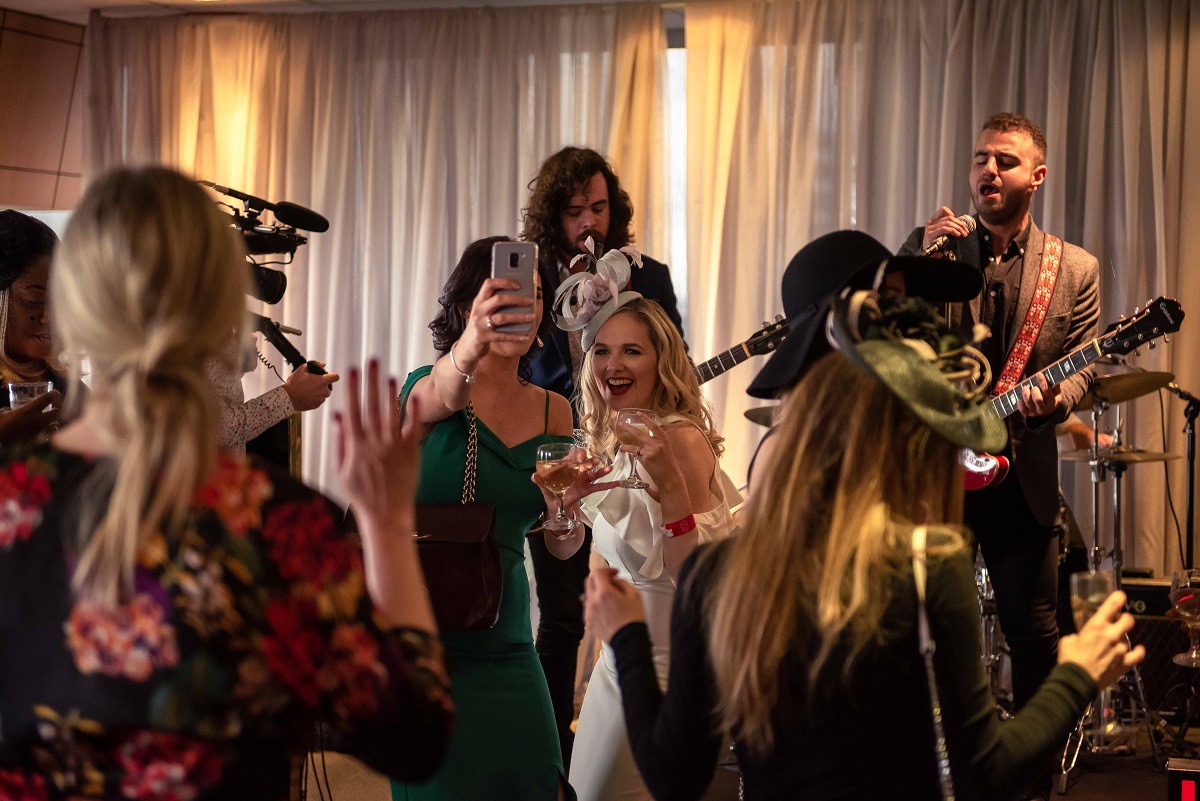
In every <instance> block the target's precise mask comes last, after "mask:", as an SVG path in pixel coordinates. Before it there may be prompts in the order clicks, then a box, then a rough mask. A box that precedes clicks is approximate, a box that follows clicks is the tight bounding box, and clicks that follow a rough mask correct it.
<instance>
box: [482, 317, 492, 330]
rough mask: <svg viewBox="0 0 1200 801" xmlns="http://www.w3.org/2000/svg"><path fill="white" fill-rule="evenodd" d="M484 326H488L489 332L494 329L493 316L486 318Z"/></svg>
mask: <svg viewBox="0 0 1200 801" xmlns="http://www.w3.org/2000/svg"><path fill="white" fill-rule="evenodd" d="M483 324H484V325H486V326H487V327H488V330H489V331H490V330H491V329H492V328H493V326H492V316H491V315H490V314H489V315H488V316H487V318H486V319H485V320H484V321H483Z"/></svg>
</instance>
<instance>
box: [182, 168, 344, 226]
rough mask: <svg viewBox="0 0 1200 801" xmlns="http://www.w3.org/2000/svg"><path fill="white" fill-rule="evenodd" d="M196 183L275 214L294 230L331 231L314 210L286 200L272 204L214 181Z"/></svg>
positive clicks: (254, 207) (325, 221)
mask: <svg viewBox="0 0 1200 801" xmlns="http://www.w3.org/2000/svg"><path fill="white" fill-rule="evenodd" d="M196 183H198V184H200V185H201V186H207V187H210V188H212V189H213V190H215V191H217V192H219V193H220V194H222V195H228V196H229V197H232V198H237V199H238V200H240V201H242V202H243V203H245V204H246V205H247V206H248V207H250V208H251V209H253V210H255V211H270V212H273V213H274V214H275V219H277V220H279V222H281V223H283V224H284V225H290V226H292V227H293V228H299V229H301V230H303V231H314V232H316V233H318V234H323V233H325V232H326V231H328V230H329V220H327V219H325V218H324V217H322V216H321V215H320V214H317V213H316V212H315V211H313V210H312V209H306V208H304V207H303V206H297V205H296V204H295V203H288V202H287V201H286V200H281V201H279V202H278V203H272V202H270V201H269V200H263V199H262V198H260V197H255V196H254V195H248V194H246V193H245V192H239V191H238V190H236V189H231V188H229V187H228V186H221V185H220V184H214V183H213V182H212V181H197V182H196Z"/></svg>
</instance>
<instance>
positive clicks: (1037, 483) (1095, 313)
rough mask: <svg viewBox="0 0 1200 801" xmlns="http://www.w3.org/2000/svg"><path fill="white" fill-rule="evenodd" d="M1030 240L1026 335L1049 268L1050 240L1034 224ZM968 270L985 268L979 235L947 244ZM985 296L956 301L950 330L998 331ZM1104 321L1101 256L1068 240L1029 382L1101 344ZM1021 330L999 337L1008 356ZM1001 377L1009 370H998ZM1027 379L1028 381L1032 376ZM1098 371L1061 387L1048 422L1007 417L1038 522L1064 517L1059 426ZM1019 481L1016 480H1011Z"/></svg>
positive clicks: (1021, 312)
mask: <svg viewBox="0 0 1200 801" xmlns="http://www.w3.org/2000/svg"><path fill="white" fill-rule="evenodd" d="M1029 225H1030V229H1029V241H1028V243H1027V244H1026V247H1025V257H1024V259H1023V261H1022V266H1021V295H1020V298H1019V299H1018V301H1017V310H1016V316H1015V318H1014V328H1015V329H1017V330H1019V329H1020V327H1021V323H1023V322H1024V320H1025V314H1026V312H1028V311H1029V304H1030V303H1031V302H1032V301H1033V291H1034V289H1035V288H1036V286H1037V279H1038V273H1039V271H1040V269H1041V264H1042V250H1043V247H1044V244H1045V241H1046V235H1045V233H1043V232H1042V230H1041V229H1040V228H1038V227H1037V224H1036V223H1034V222H1033V221H1032V220H1030V223H1029ZM924 235H925V229H924V228H917V229H916V230H914V231H913V232H912V234H910V235H909V237H908V239H907V240H905V242H904V245H903V246H901V248H900V254H901V255H910V254H914V253H919V252H920V250H921V240H922V238H923V237H924ZM947 247H948V249H950V250H953V252H954V254H955V257H956V258H957V259H958V260H959V261H960V262H962V264H963V266H964V268H965V267H967V266H968V265H970V266H971V267H973V268H974V269H982V268H981V265H982V264H983V258H982V255H981V254H980V251H979V237H978V235H975V234H972V235H971V236H968V237H965V238H963V239H954V240H951V244H950V245H948V246H947ZM980 300H981V299H980V298H975V299H974V300H971V301H968V302H966V303H953V304H950V308H949V321H950V324H951V325H952V326H954V327H957V328H962V329H968V328H970V327H971V326H972V325H974V324H975V323H976V322H982V323H984V324H985V325H990V323H991V321H990V320H980V319H979V312H980ZM1099 319H1100V264H1099V262H1098V261H1096V257H1095V256H1093V255H1091V254H1090V253H1088V252H1087V251H1086V250H1084V249H1083V248H1080V247H1077V246H1075V245H1072V244H1070V243H1068V242H1063V253H1062V261H1061V262H1060V264H1059V270H1058V280H1057V282H1056V283H1055V285H1054V294H1053V295H1051V297H1050V308H1049V309H1048V310H1047V312H1046V320H1045V322H1044V323H1043V324H1042V330H1041V332H1040V333H1039V334H1038V338H1037V342H1035V343H1034V346H1033V353H1031V354H1030V355H1029V361H1028V362H1027V363H1026V365H1025V373H1024V376H1030V375H1033V374H1034V373H1036V372H1038V371H1039V370H1042V369H1045V368H1046V367H1048V366H1049V365H1051V364H1053V363H1054V362H1056V361H1058V360H1059V359H1061V358H1062V357H1063V356H1066V355H1067V354H1068V353H1070V352H1071V351H1073V350H1075V349H1076V348H1078V347H1080V346H1081V345H1083V344H1084V343H1086V342H1088V341H1090V340H1092V339H1094V338H1095V337H1096V333H1097V324H1098V322H1099ZM1017 330H1013V331H997V332H993V336H1001V337H1003V339H1002V345H1003V348H1002V350H1003V352H1004V353H1005V356H1006V357H1007V354H1008V352H1009V350H1010V349H1011V348H1012V345H1013V343H1014V342H1015V340H1016V335H1017ZM994 367H995V369H996V372H997V376H996V377H999V371H1000V370H1002V369H1003V365H1002V364H1001V365H994ZM1024 376H1023V377H1024ZM1092 378H1093V370H1092V368H1091V367H1088V368H1086V369H1083V370H1080V371H1079V372H1078V373H1076V374H1075V375H1073V376H1071V377H1070V378H1068V379H1067V380H1066V381H1063V382H1062V383H1061V384H1059V388H1060V389H1061V391H1062V397H1061V400H1060V402H1059V407H1058V410H1057V411H1056V412H1055V413H1054V414H1053V415H1051V416H1050V417H1048V418H1036V419H1031V420H1026V419H1025V418H1024V417H1022V416H1021V415H1020V414H1019V413H1014V414H1012V415H1010V416H1009V417H1008V418H1007V421H1006V422H1007V423H1008V435H1009V444H1010V447H1011V450H1012V454H1013V466H1012V469H1013V471H1014V472H1015V473H1016V477H1017V480H1018V481H1020V482H1021V489H1022V491H1023V493H1024V495H1025V500H1026V502H1027V503H1028V504H1029V509H1030V511H1031V512H1033V515H1034V517H1035V518H1037V520H1038V522H1040V523H1042V524H1044V525H1047V526H1050V525H1053V524H1054V522H1055V520H1056V517H1057V515H1058V447H1057V442H1056V441H1055V436H1054V426H1055V425H1056V424H1057V423H1060V422H1062V421H1063V420H1065V419H1066V418H1067V415H1069V414H1070V413H1071V410H1072V409H1074V408H1075V404H1077V403H1078V402H1079V400H1080V398H1082V397H1083V396H1084V395H1086V394H1087V393H1088V391H1089V390H1090V389H1091V386H1092ZM1010 480H1011V479H1010Z"/></svg>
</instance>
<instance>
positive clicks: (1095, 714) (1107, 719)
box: [1071, 570, 1128, 744]
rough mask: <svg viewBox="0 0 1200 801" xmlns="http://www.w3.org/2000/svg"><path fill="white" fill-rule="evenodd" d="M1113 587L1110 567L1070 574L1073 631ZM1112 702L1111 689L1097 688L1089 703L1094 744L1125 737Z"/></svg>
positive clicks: (1115, 586)
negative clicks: (1093, 697) (1093, 700)
mask: <svg viewBox="0 0 1200 801" xmlns="http://www.w3.org/2000/svg"><path fill="white" fill-rule="evenodd" d="M1116 588H1117V582H1116V579H1115V577H1114V576H1113V572H1112V571H1111V570H1095V571H1092V572H1090V573H1072V574H1071V617H1072V619H1073V620H1074V621H1075V631H1079V630H1080V629H1082V628H1083V624H1085V623H1087V622H1088V620H1090V619H1091V617H1092V615H1094V614H1096V610H1097V609H1099V608H1100V605H1101V604H1103V603H1104V601H1105V600H1106V599H1107V598H1108V596H1109V595H1111V594H1112V593H1113V591H1114V590H1116ZM1114 701H1115V699H1114V696H1113V691H1112V688H1110V687H1101V688H1100V695H1099V697H1098V698H1097V699H1096V701H1095V702H1093V703H1092V706H1091V711H1092V737H1093V739H1094V741H1095V742H1097V743H1100V744H1104V743H1113V742H1116V741H1119V740H1120V739H1121V738H1123V737H1126V736H1128V727H1127V726H1124V725H1122V723H1121V720H1120V714H1119V710H1118V709H1117V707H1116V705H1115V704H1114Z"/></svg>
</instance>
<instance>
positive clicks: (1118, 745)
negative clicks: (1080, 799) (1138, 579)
mask: <svg viewBox="0 0 1200 801" xmlns="http://www.w3.org/2000/svg"><path fill="white" fill-rule="evenodd" d="M1108 406H1109V404H1108V401H1106V400H1104V399H1103V398H1100V397H1096V396H1093V402H1092V456H1093V458H1092V459H1091V461H1089V464H1090V465H1091V467H1092V565H1091V569H1092V570H1099V569H1100V563H1101V561H1102V560H1103V558H1104V548H1103V547H1102V546H1101V545H1100V484H1101V483H1102V482H1103V481H1105V477H1106V473H1107V471H1109V470H1111V471H1112V474H1113V494H1112V501H1113V547H1112V551H1111V553H1110V555H1111V557H1112V568H1113V580H1114V583H1115V585H1116V586H1115V588H1116V589H1118V590H1119V589H1121V570H1122V568H1123V567H1124V552H1123V550H1122V531H1121V528H1122V520H1121V511H1122V506H1121V480H1122V478H1123V477H1124V474H1125V470H1126V469H1127V468H1128V467H1129V466H1128V465H1127V464H1125V463H1123V462H1121V461H1111V462H1110V461H1109V460H1108V459H1107V458H1105V457H1104V456H1102V455H1101V454H1100V417H1101V416H1103V414H1104V412H1105V411H1107V409H1108ZM1119 445H1120V421H1119V419H1118V423H1117V428H1116V435H1115V439H1114V440H1113V447H1117V446H1119ZM1127 639H1128V638H1127ZM1116 698H1121V699H1122V700H1123V701H1124V703H1123V704H1122V705H1121V706H1123V707H1124V708H1125V709H1127V710H1129V718H1130V720H1129V724H1128V725H1127V726H1122V725H1120V720H1119V716H1118V715H1117V704H1116V703H1115V699H1116ZM1189 706H1190V703H1189ZM1110 707H1112V714H1113V723H1112V724H1111V725H1112V727H1113V728H1115V731H1114V730H1112V729H1110V727H1109V726H1108V725H1106V724H1105V713H1106V712H1108V711H1109V710H1110ZM1089 719H1090V721H1089ZM1089 722H1090V723H1091V726H1090V727H1088V726H1087V724H1088V723H1089ZM1141 723H1144V724H1145V725H1146V733H1147V734H1148V735H1149V740H1150V751H1151V757H1152V763H1153V765H1154V767H1155V769H1156V770H1163V769H1165V768H1166V756H1165V754H1164V753H1163V751H1162V749H1161V747H1160V744H1159V740H1160V738H1161V739H1162V740H1170V741H1171V744H1172V751H1173V752H1176V753H1184V752H1187V753H1191V754H1195V752H1194V750H1193V749H1191V746H1189V745H1188V744H1187V743H1186V742H1185V741H1184V734H1185V733H1186V728H1185V729H1183V730H1176V729H1173V728H1172V727H1171V725H1170V724H1169V723H1168V722H1167V721H1166V719H1165V718H1164V717H1163V716H1162V715H1160V714H1159V713H1158V711H1157V710H1153V709H1150V708H1149V705H1148V704H1147V703H1146V691H1145V688H1144V687H1143V685H1142V674H1141V671H1140V670H1138V668H1137V666H1136V665H1135V666H1134V667H1133V668H1132V669H1131V670H1130V671H1129V672H1128V673H1126V674H1125V675H1124V676H1122V677H1121V678H1120V680H1118V682H1117V683H1116V684H1114V685H1113V687H1112V688H1111V689H1106V690H1102V691H1101V692H1100V694H1099V695H1098V696H1097V698H1096V700H1094V701H1093V702H1092V703H1091V705H1090V706H1089V707H1088V708H1087V710H1085V711H1084V713H1083V717H1082V718H1080V719H1079V723H1078V724H1077V725H1076V727H1075V731H1073V732H1072V733H1071V735H1070V736H1069V737H1068V738H1067V745H1066V747H1065V748H1064V749H1063V753H1062V759H1061V760H1060V774H1059V780H1058V792H1059V795H1065V794H1066V792H1067V782H1068V779H1069V776H1070V773H1071V771H1072V770H1073V769H1074V768H1075V765H1076V763H1077V761H1078V759H1079V754H1080V752H1081V751H1084V752H1086V753H1089V754H1097V755H1100V754H1130V753H1133V751H1134V739H1135V738H1136V736H1137V731H1138V728H1139V725H1140V724H1141ZM1156 735H1157V736H1156Z"/></svg>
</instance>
